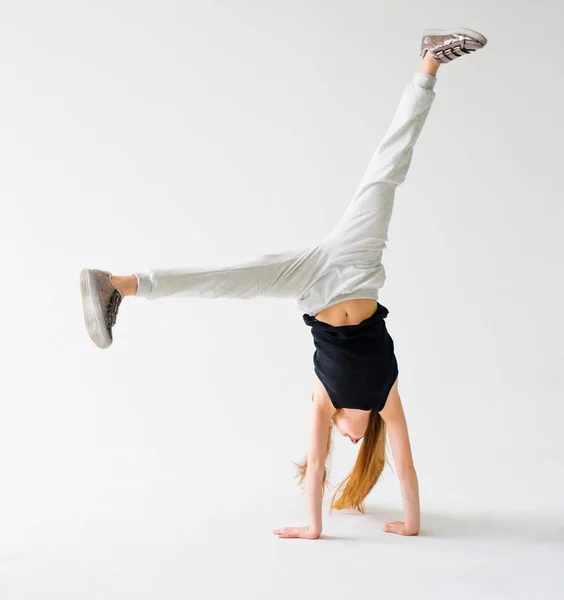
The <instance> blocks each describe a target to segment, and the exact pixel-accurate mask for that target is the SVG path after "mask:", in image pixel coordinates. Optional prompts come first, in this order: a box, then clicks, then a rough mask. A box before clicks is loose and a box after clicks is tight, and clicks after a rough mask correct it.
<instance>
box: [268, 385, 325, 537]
mask: <svg viewBox="0 0 564 600" xmlns="http://www.w3.org/2000/svg"><path fill="white" fill-rule="evenodd" d="M318 398H321V397H320V396H314V400H313V407H312V415H311V425H310V436H309V444H308V453H307V471H306V476H305V488H306V500H307V508H308V517H309V525H307V526H306V527H283V528H281V529H275V530H274V532H273V533H274V534H276V535H278V537H284V538H304V539H310V540H311V539H317V538H318V537H319V536H320V535H321V531H322V529H323V523H322V517H321V513H322V500H323V487H322V482H323V473H324V471H325V461H326V458H327V442H328V441H329V433H330V425H331V416H332V414H333V413H334V412H335V409H334V408H333V407H332V406H330V405H329V404H328V403H327V402H325V401H323V400H321V399H319V400H318Z"/></svg>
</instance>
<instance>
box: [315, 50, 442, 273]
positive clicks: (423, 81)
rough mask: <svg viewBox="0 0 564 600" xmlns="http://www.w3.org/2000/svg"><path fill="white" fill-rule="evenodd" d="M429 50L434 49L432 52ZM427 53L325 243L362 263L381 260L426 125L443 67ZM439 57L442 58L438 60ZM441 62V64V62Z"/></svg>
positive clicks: (336, 253) (337, 254)
mask: <svg viewBox="0 0 564 600" xmlns="http://www.w3.org/2000/svg"><path fill="white" fill-rule="evenodd" d="M428 56H429V55H428ZM429 61H434V59H432V58H429V59H427V63H425V62H424V63H423V67H425V65H428V68H427V69H426V70H423V67H422V70H421V71H418V72H416V73H414V75H413V77H412V80H411V82H410V83H409V84H408V85H407V86H406V88H405V89H404V92H403V94H402V96H401V98H400V101H399V104H398V107H397V109H396V112H395V115H394V117H393V119H392V122H391V124H390V126H389V128H388V130H387V131H386V133H385V135H384V137H383V139H382V141H381V142H380V144H379V145H378V147H377V148H376V151H375V152H374V154H373V156H372V157H371V159H370V161H369V164H368V167H367V168H366V171H365V173H364V176H363V177H362V179H361V182H360V185H359V187H358V189H357V191H356V193H355V194H354V196H353V199H352V201H351V202H350V204H349V206H348V207H347V209H346V211H345V213H344V215H343V217H342V218H341V219H340V221H339V222H338V223H337V225H336V226H335V228H334V229H333V230H332V231H331V233H330V234H329V235H328V236H327V237H326V238H325V239H324V240H323V242H322V246H323V247H324V248H325V249H326V250H327V252H328V253H329V254H330V255H331V256H332V257H333V258H334V260H335V261H339V260H340V259H343V260H346V261H351V260H354V261H356V262H358V263H359V264H364V265H367V266H368V265H374V266H377V265H378V264H380V261H381V258H382V251H383V249H384V248H385V247H386V242H387V239H388V226H389V223H390V219H391V216H392V209H393V203H394V195H395V189H396V187H397V186H398V185H400V184H401V183H403V181H404V180H405V177H406V175H407V172H408V170H409V167H410V165H411V159H412V155H413V148H414V145H415V142H416V141H417V139H418V137H419V134H420V133H421V130H422V128H423V125H424V123H425V120H426V119H427V115H428V114H429V110H430V108H431V105H432V104H433V100H434V98H435V92H434V91H433V88H434V86H435V83H436V81H437V80H436V78H435V76H434V75H433V74H432V72H433V69H434V72H435V73H436V68H438V63H437V67H436V65H434V64H433V63H431V62H429ZM434 62H435V63H436V61H434ZM435 67H436V68H435Z"/></svg>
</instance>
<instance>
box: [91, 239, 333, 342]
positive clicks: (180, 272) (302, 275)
mask: <svg viewBox="0 0 564 600" xmlns="http://www.w3.org/2000/svg"><path fill="white" fill-rule="evenodd" d="M326 264H327V254H326V253H325V252H324V251H323V250H322V249H321V247H320V246H319V244H317V245H314V246H309V247H304V248H298V249H294V250H289V251H287V252H281V253H277V254H263V255H261V256H259V257H258V258H255V259H254V260H250V261H247V262H244V263H238V264H232V265H223V266H208V267H203V266H199V267H187V268H176V269H152V270H148V271H145V272H139V273H134V274H132V275H125V276H120V275H116V276H113V275H112V274H111V273H109V272H108V271H102V270H100V269H83V270H82V272H81V274H80V289H81V294H82V306H83V312H84V319H85V323H86V328H87V331H88V334H89V336H90V338H91V339H92V341H94V343H95V344H96V345H97V346H98V347H100V348H108V347H109V346H110V345H111V344H112V342H113V335H112V328H113V326H114V325H115V323H116V319H117V313H118V309H119V306H120V304H121V302H122V300H123V298H124V297H125V296H139V297H143V298H147V299H150V300H154V299H157V298H163V297H165V296H190V297H197V298H241V299H249V298H256V297H258V296H267V297H274V298H294V300H297V299H298V298H300V297H301V296H302V295H303V294H305V293H306V292H307V290H309V289H310V288H311V287H312V286H313V285H314V284H315V282H316V281H317V279H319V278H320V276H321V274H322V272H323V269H324V267H325V266H326Z"/></svg>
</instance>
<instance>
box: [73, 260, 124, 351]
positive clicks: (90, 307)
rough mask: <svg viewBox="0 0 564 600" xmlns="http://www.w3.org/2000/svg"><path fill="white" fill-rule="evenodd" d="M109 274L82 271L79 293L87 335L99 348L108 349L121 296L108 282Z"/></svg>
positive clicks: (94, 270) (92, 270) (88, 270)
mask: <svg viewBox="0 0 564 600" xmlns="http://www.w3.org/2000/svg"><path fill="white" fill-rule="evenodd" d="M110 277H111V273H108V271H100V270H98V269H82V271H81V272H80V293H81V295H82V310H83V312H84V322H85V323H86V329H87V331H88V335H89V336H90V338H91V339H92V341H93V342H94V343H95V344H96V346H98V347H99V348H108V347H109V346H111V344H112V341H113V336H112V327H113V326H114V325H115V324H116V319H117V313H118V309H119V305H120V304H121V301H122V300H123V294H122V293H121V292H120V291H119V290H117V289H116V288H115V287H114V285H113V283H112V282H111V280H110Z"/></svg>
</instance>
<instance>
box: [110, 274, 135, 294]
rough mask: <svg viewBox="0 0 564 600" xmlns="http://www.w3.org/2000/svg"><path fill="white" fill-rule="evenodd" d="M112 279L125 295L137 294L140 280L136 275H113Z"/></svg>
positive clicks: (114, 284)
mask: <svg viewBox="0 0 564 600" xmlns="http://www.w3.org/2000/svg"><path fill="white" fill-rule="evenodd" d="M110 281H111V282H112V285H113V286H114V287H115V288H116V289H117V290H118V291H120V292H121V293H122V294H123V295H124V296H135V294H136V293H137V287H138V283H139V282H138V280H137V277H136V276H135V275H112V276H111V277H110Z"/></svg>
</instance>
